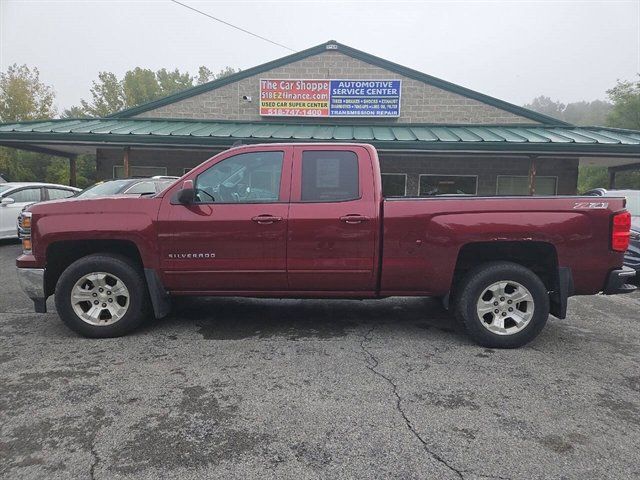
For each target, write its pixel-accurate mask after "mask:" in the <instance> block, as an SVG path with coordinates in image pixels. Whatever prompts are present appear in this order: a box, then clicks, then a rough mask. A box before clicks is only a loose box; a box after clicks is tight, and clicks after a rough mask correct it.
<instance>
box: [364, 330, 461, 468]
mask: <svg viewBox="0 0 640 480" xmlns="http://www.w3.org/2000/svg"><path fill="white" fill-rule="evenodd" d="M375 328H376V327H375V325H374V326H372V327H371V328H370V329H369V331H368V332H367V333H365V334H364V335H363V336H362V340H361V341H360V348H361V349H362V351H363V352H364V353H365V355H367V357H368V358H367V364H366V366H367V368H368V369H369V370H371V371H372V372H373V373H374V374H375V375H377V376H378V377H380V378H382V379H384V380H385V381H386V382H387V383H388V384H389V385H390V386H391V388H392V389H393V395H394V396H395V397H396V410H398V412H399V413H400V415H401V416H402V418H403V419H404V422H405V423H406V425H407V428H408V429H409V431H410V432H411V433H412V434H413V436H414V437H416V438H417V439H418V441H419V442H420V443H421V444H422V448H423V449H424V450H425V451H426V452H427V453H428V454H429V455H430V456H431V458H433V459H434V460H436V461H437V462H438V463H440V464H442V465H444V466H445V467H446V468H448V469H449V470H450V471H452V472H454V473H455V474H456V475H457V476H458V477H459V478H461V479H463V480H464V476H463V471H462V470H458V469H457V468H455V467H454V466H452V465H451V464H450V463H449V462H447V461H446V460H445V459H444V458H442V456H440V455H439V454H438V453H436V452H434V451H433V450H432V449H431V448H430V447H429V444H428V443H427V442H426V441H425V439H424V438H422V437H421V436H420V434H419V433H418V432H417V431H416V429H415V428H414V427H413V425H412V424H411V420H409V417H407V414H406V413H405V412H404V410H403V409H402V397H401V396H400V394H399V393H398V386H397V385H396V384H395V383H394V382H393V380H391V379H390V378H389V377H387V376H386V375H385V374H383V373H382V372H380V371H378V370H376V368H377V367H378V365H379V364H380V362H379V361H378V359H377V358H376V356H375V355H374V354H373V353H371V351H370V350H369V349H368V348H367V347H366V346H365V343H366V342H368V341H370V340H371V335H372V334H373V331H374V330H375Z"/></svg>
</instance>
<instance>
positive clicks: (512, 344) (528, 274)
mask: <svg viewBox="0 0 640 480" xmlns="http://www.w3.org/2000/svg"><path fill="white" fill-rule="evenodd" d="M501 281H507V282H508V281H512V282H517V283H519V284H520V285H522V286H524V287H525V288H526V289H527V290H528V291H529V293H530V294H531V297H532V298H533V315H532V317H531V319H530V320H529V323H528V324H526V326H525V327H524V328H522V330H520V331H517V332H514V333H512V334H503V335H500V334H497V333H494V332H492V331H490V330H489V329H488V327H485V326H484V325H488V324H489V323H492V322H489V323H488V322H487V321H486V320H483V319H482V318H480V315H479V314H478V311H477V308H476V307H477V303H478V301H479V299H480V296H481V295H482V294H483V293H484V292H485V291H486V289H487V288H488V287H489V286H491V285H493V284H494V283H496V282H501ZM456 293H457V294H456V304H455V307H454V309H455V314H456V317H457V318H458V319H460V320H461V322H462V323H463V324H464V326H465V329H466V330H467V333H468V334H469V336H470V337H471V338H472V339H473V340H474V341H475V342H476V343H478V344H479V345H482V346H483V347H489V348H517V347H521V346H522V345H525V344H527V343H529V342H530V341H531V340H533V339H534V338H536V337H537V336H538V334H539V333H540V332H541V331H542V329H543V328H544V326H545V325H546V323H547V319H548V318H549V294H548V292H547V288H546V287H545V285H544V283H542V281H541V280H540V278H539V277H538V276H537V275H536V274H535V273H533V272H532V271H531V270H529V269H528V268H526V267H523V266H522V265H519V264H517V263H512V262H490V263H485V264H482V265H479V266H478V267H476V268H474V269H473V270H471V271H470V272H469V273H468V274H467V275H466V276H465V278H464V280H463V281H462V283H461V285H460V287H459V289H458V290H457V292H456ZM498 300H499V299H498ZM505 307H506V306H505ZM516 313H517V312H516ZM500 315H502V314H500ZM506 315H509V314H508V313H507V314H506ZM492 316H493V314H492V313H489V320H490V321H491V317H492ZM508 321H509V320H508ZM505 325H506V323H505Z"/></svg>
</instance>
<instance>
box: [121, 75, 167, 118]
mask: <svg viewBox="0 0 640 480" xmlns="http://www.w3.org/2000/svg"><path fill="white" fill-rule="evenodd" d="M122 95H123V98H124V104H125V108H130V107H134V106H136V105H141V104H143V103H147V102H150V101H152V100H155V99H156V98H159V97H161V96H162V92H161V90H160V85H159V84H158V80H157V79H156V74H155V73H154V72H153V71H152V70H149V69H146V68H140V67H136V68H134V69H133V70H129V71H128V72H127V73H125V75H124V79H123V80H122Z"/></svg>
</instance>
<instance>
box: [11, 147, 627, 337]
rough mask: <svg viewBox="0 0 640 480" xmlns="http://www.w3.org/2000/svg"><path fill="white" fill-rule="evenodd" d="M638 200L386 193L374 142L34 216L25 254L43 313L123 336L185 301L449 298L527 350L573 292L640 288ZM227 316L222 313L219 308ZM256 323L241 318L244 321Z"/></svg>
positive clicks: (235, 154)
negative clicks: (51, 303) (630, 249)
mask: <svg viewBox="0 0 640 480" xmlns="http://www.w3.org/2000/svg"><path fill="white" fill-rule="evenodd" d="M624 207H625V200H624V199H623V198H610V199H608V200H607V202H606V204H605V203H602V202H593V197H546V198H545V197H524V198H523V197H511V198H504V197H503V198H500V197H488V198H479V197H455V196H454V197H434V198H393V199H384V198H383V196H382V188H381V177H380V169H379V162H378V155H377V152H376V150H375V149H374V148H373V147H372V146H370V145H359V144H320V143H317V144H270V145H253V146H240V147H237V148H232V149H230V150H227V151H225V152H222V153H220V154H218V155H216V156H215V157H213V158H212V159H210V160H208V161H206V162H204V163H203V164H202V165H200V166H198V167H196V168H195V169H193V170H192V171H191V172H189V173H188V174H187V175H185V176H184V177H183V181H180V182H176V183H175V184H174V185H172V186H171V187H169V188H168V189H167V190H165V191H164V192H162V193H159V194H157V195H155V196H152V197H146V198H145V197H140V198H130V197H129V198H126V197H113V198H96V199H87V200H82V199H71V200H61V201H58V202H48V203H45V204H40V205H34V206H33V207H31V208H30V209H29V212H27V213H28V214H29V228H30V230H29V234H30V237H29V238H28V239H25V243H24V245H23V247H24V253H23V255H22V256H20V257H19V258H18V259H17V266H18V273H19V277H20V279H21V283H22V285H23V288H24V289H25V291H26V292H27V294H28V295H29V297H30V298H32V299H33V301H34V305H35V308H36V311H38V312H43V311H45V310H46V303H45V300H46V298H47V297H48V296H50V295H55V301H56V308H57V311H58V314H59V315H60V317H61V318H62V320H63V321H64V322H65V323H66V325H67V326H69V327H70V328H71V329H73V330H75V331H76V332H78V333H80V334H82V335H85V336H89V337H113V336H118V335H123V334H125V333H127V332H129V331H131V330H132V329H134V328H136V327H137V326H138V325H139V324H140V323H141V322H142V320H143V319H144V316H145V312H146V311H147V309H146V306H147V305H148V304H150V305H151V307H152V309H153V312H154V313H155V316H156V317H162V316H164V315H166V314H167V313H168V311H169V308H170V300H171V297H172V296H176V295H224V296H229V295H238V296H251V297H276V298H282V297H294V298H305V297H321V298H360V299H363V298H382V297H388V296H397V295H400V296H436V297H444V298H445V300H446V303H448V305H449V306H450V308H451V309H452V310H453V311H454V312H455V314H456V316H457V317H459V318H460V319H461V320H462V321H463V323H464V325H465V326H466V329H467V331H468V332H469V334H470V335H471V337H472V338H473V339H474V340H475V341H476V342H478V343H479V344H481V345H485V346H490V347H517V346H520V345H523V344H525V343H527V342H528V341H530V340H532V339H533V338H535V337H536V335H538V333H539V332H540V331H541V330H542V328H543V327H544V325H545V323H546V321H547V317H548V315H549V313H552V314H553V315H555V316H556V317H559V318H564V317H565V315H566V309H567V299H568V297H570V296H571V295H591V294H595V293H598V292H604V293H606V294H616V293H628V292H631V291H633V290H634V289H635V287H634V286H632V285H628V279H629V278H630V277H631V276H632V275H633V274H634V272H633V270H631V269H628V268H625V267H623V266H622V257H623V254H624V251H625V250H626V249H627V245H628V241H629V226H630V215H629V212H627V211H626V210H625V208H624ZM212 315H214V316H215V312H212ZM239 321H241V319H240V320H239Z"/></svg>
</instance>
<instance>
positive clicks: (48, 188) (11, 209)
mask: <svg viewBox="0 0 640 480" xmlns="http://www.w3.org/2000/svg"><path fill="white" fill-rule="evenodd" d="M79 191H80V189H79V188H75V187H69V186H67V185H56V184H53V183H34V182H7V183H0V238H16V237H17V236H18V232H17V230H16V222H17V220H18V215H20V212H22V209H23V208H24V207H27V206H29V205H31V204H32V203H37V202H43V201H45V200H58V199H60V198H69V197H73V196H74V195H75V194H76V193H78V192H79Z"/></svg>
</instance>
